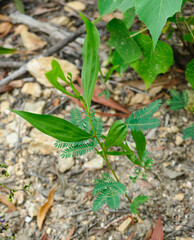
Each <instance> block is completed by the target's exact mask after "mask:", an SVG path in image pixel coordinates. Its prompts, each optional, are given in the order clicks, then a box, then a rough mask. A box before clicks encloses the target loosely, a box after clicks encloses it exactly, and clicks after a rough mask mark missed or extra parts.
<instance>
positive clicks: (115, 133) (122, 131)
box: [105, 120, 128, 148]
mask: <svg viewBox="0 0 194 240" xmlns="http://www.w3.org/2000/svg"><path fill="white" fill-rule="evenodd" d="M127 132H128V130H127V126H126V124H125V123H124V122H123V121H121V120H117V121H116V122H114V123H113V125H112V126H111V128H110V129H109V132H108V135H107V138H106V142H105V147H106V148H109V147H111V146H118V145H119V144H120V143H122V141H123V140H124V139H125V138H126V136H127Z"/></svg>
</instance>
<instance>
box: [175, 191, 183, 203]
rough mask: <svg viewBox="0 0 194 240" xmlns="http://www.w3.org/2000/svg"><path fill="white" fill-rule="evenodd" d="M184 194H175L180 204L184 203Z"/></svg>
mask: <svg viewBox="0 0 194 240" xmlns="http://www.w3.org/2000/svg"><path fill="white" fill-rule="evenodd" d="M184 197H185V196H184V194H183V193H177V194H175V199H177V200H179V201H180V202H181V201H183V199H184Z"/></svg>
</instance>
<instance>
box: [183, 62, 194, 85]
mask: <svg viewBox="0 0 194 240" xmlns="http://www.w3.org/2000/svg"><path fill="white" fill-rule="evenodd" d="M185 74H186V78H187V80H188V82H189V83H190V84H191V87H192V88H193V89H194V59H192V60H191V61H190V62H189V63H188V64H187V67H186V69H185Z"/></svg>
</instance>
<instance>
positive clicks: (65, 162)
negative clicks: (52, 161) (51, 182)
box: [58, 156, 74, 173]
mask: <svg viewBox="0 0 194 240" xmlns="http://www.w3.org/2000/svg"><path fill="white" fill-rule="evenodd" d="M73 165H74V159H73V158H72V157H70V158H62V157H61V156H60V157H59V158H58V168H59V172H61V173H64V172H66V171H67V170H69V169H71V168H72V167H73Z"/></svg>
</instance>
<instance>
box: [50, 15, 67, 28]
mask: <svg viewBox="0 0 194 240" xmlns="http://www.w3.org/2000/svg"><path fill="white" fill-rule="evenodd" d="M50 22H51V23H55V24H57V25H61V26H66V25H67V24H68V23H69V22H70V19H69V18H68V17H66V16H59V17H54V18H52V19H51V20H50Z"/></svg>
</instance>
